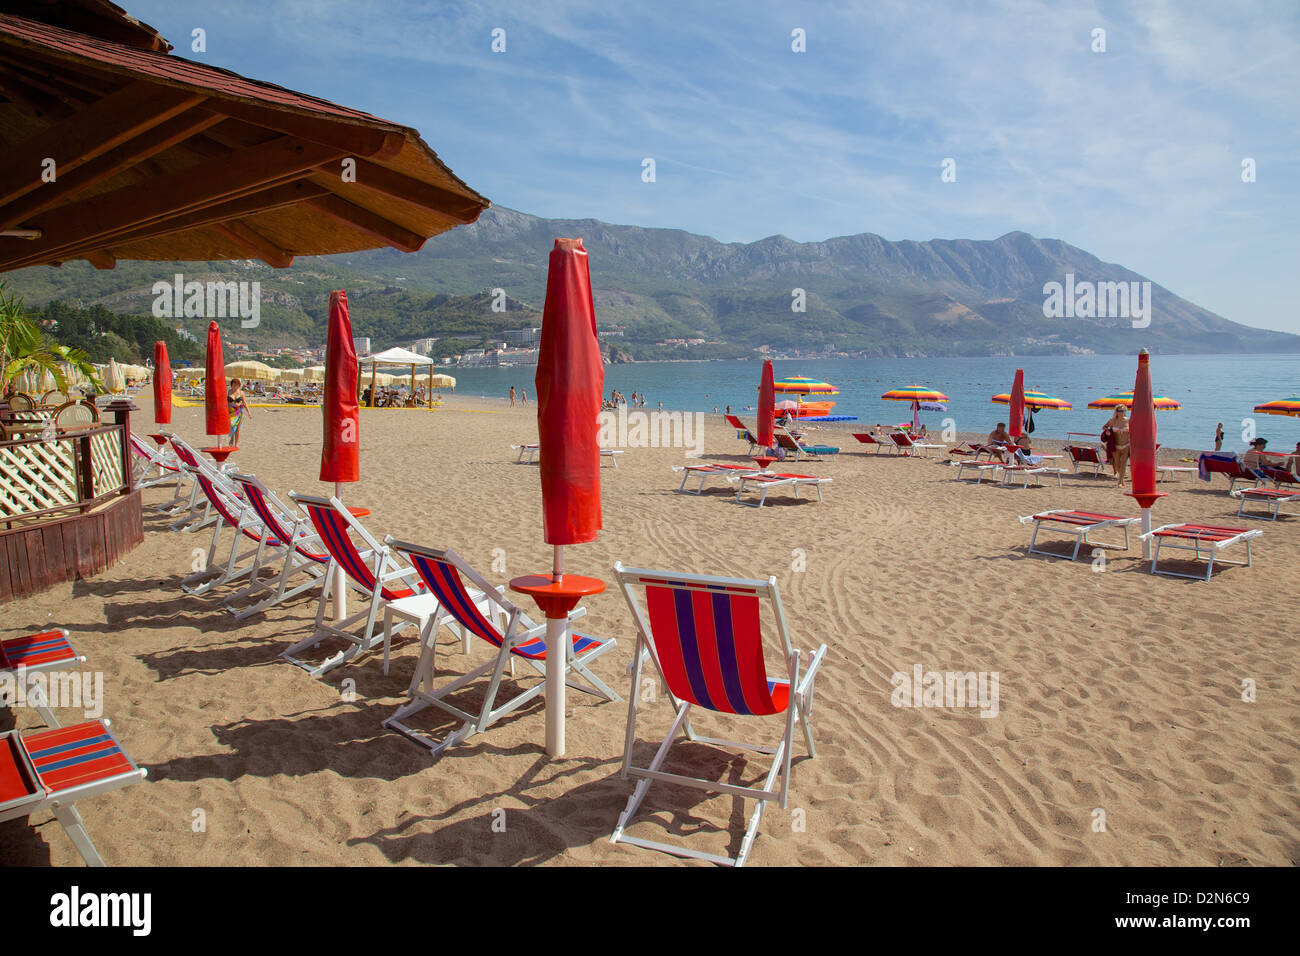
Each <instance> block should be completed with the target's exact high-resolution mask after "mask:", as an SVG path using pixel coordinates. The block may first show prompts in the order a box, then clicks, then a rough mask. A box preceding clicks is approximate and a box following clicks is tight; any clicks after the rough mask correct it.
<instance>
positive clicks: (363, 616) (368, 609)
mask: <svg viewBox="0 0 1300 956" xmlns="http://www.w3.org/2000/svg"><path fill="white" fill-rule="evenodd" d="M289 498H290V500H292V501H293V502H295V503H296V504H298V505H300V506H304V505H308V504H311V505H316V506H318V507H325V508H332V509H333V510H334V511H335V512H336V513H337V514H339V515H341V516H342V517H343V520H344V521H345V522H346V523H347V526H348V528H349V529H350V530H352V531H354V532H356V534H357V536H358V537H360V538H361V540H362V541H363V542H364V544H365V547H364V548H359V549H358V554H359V555H360V558H361V560H362V561H363V562H366V561H370V562H373V567H371V568H370V573H371V574H372V575H373V576H374V578H375V586H374V588H370V587H368V586H366V585H365V584H364V583H362V582H361V581H358V580H356V579H355V578H353V577H352V575H351V574H350V573H348V570H347V568H345V567H344V568H343V577H344V581H345V582H346V585H345V586H347V587H349V588H351V589H353V590H355V591H358V592H360V593H361V594H362V595H363V596H364V600H365V604H364V606H363V607H362V608H361V609H360V610H359V611H357V612H355V613H354V614H352V615H351V616H349V617H347V618H345V619H344V620H342V621H328V620H326V614H327V610H326V609H327V608H328V607H329V605H330V598H331V596H332V594H333V587H334V578H335V574H334V570H335V569H336V568H339V567H341V565H340V564H339V563H338V560H337V559H336V558H335V557H334V555H333V552H332V551H330V550H329V548H326V549H325V550H326V552H327V553H328V554H329V555H330V563H329V565H328V566H327V567H326V569H325V583H324V585H323V586H322V588H321V594H320V600H319V602H317V605H316V620H315V622H314V624H313V627H312V633H311V634H310V635H309V636H308V637H305V638H303V639H302V640H300V641H298V642H297V643H295V644H293V645H292V646H291V647H289V648H288V649H287V650H285V651H284V652H282V653H281V654H280V656H281V657H282V658H284V659H285V660H287V661H289V662H290V663H292V664H296V665H298V666H299V667H301V668H302V669H303V670H305V671H307V673H309V674H311V676H312V677H320V676H321V675H322V674H326V673H328V672H329V671H332V670H334V669H335V668H336V667H342V666H343V665H344V664H347V663H350V662H351V661H353V660H356V659H357V658H358V657H360V656H362V655H364V654H367V653H369V652H370V651H372V650H374V649H375V648H376V647H379V646H380V645H382V646H383V648H384V655H385V657H387V656H388V653H389V649H390V644H391V641H392V637H393V634H396V633H397V632H399V631H401V630H403V629H404V628H405V627H407V626H409V624H410V623H411V622H409V621H403V622H402V623H400V624H399V625H398V626H397V627H396V628H395V629H391V630H384V631H383V632H381V631H380V629H379V627H378V624H379V612H380V611H381V610H383V609H384V607H385V606H386V605H387V604H388V603H389V602H388V599H387V598H385V597H384V595H383V591H382V588H383V587H387V586H388V585H390V584H401V585H403V586H409V587H410V588H411V589H412V590H414V591H416V592H417V593H418V592H419V591H420V588H421V586H422V585H421V584H420V581H419V575H417V574H416V571H415V569H414V568H412V567H407V566H403V565H402V564H401V562H400V561H399V560H398V559H397V557H396V556H395V555H394V554H393V553H392V552H391V551H390V550H389V548H388V547H387V546H385V545H383V544H380V543H379V542H378V541H376V540H375V538H374V536H373V535H372V534H371V533H370V532H369V531H367V530H366V528H365V526H364V525H363V524H361V522H360V521H358V520H357V519H356V518H354V517H353V516H352V515H351V513H349V512H348V509H347V508H346V507H345V506H344V504H343V502H342V501H340V500H339V499H338V498H336V497H333V496H331V497H329V498H321V497H316V496H313V495H300V494H298V493H297V492H294V491H290V492H289ZM323 543H324V542H322V544H323ZM428 600H429V604H430V608H429V610H430V612H432V611H433V610H435V609H436V605H437V602H436V601H434V600H433V597H432V595H428ZM358 623H361V628H360V630H357V624H358ZM331 637H332V638H336V639H339V640H342V641H343V642H344V643H345V644H346V645H347V646H346V647H344V649H343V650H341V651H339V652H338V653H336V654H334V655H333V656H331V657H328V658H326V659H325V660H324V661H322V662H320V663H318V664H313V663H312V662H311V661H307V660H303V659H302V658H300V657H299V656H298V655H300V654H302V653H303V652H304V651H306V650H307V649H308V648H313V647H319V646H320V643H321V641H322V640H325V639H327V638H331Z"/></svg>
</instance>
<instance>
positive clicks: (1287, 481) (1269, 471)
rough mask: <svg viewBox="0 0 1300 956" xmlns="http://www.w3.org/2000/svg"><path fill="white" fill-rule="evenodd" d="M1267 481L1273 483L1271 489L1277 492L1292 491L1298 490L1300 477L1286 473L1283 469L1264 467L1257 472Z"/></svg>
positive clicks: (1271, 466)
mask: <svg viewBox="0 0 1300 956" xmlns="http://www.w3.org/2000/svg"><path fill="white" fill-rule="evenodd" d="M1259 473H1260V474H1261V475H1263V476H1264V477H1265V478H1266V479H1267V480H1268V481H1271V482H1273V487H1274V488H1276V489H1279V490H1294V489H1296V488H1300V476H1297V475H1296V474H1295V473H1294V472H1290V471H1287V470H1286V469H1285V468H1277V467H1275V466H1273V465H1266V466H1265V467H1263V468H1261V469H1260V470H1259Z"/></svg>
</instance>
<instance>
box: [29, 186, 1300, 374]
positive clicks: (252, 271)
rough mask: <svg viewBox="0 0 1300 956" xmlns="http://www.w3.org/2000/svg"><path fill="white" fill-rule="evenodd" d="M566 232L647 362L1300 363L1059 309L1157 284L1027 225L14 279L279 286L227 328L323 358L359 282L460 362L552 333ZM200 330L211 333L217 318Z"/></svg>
mask: <svg viewBox="0 0 1300 956" xmlns="http://www.w3.org/2000/svg"><path fill="white" fill-rule="evenodd" d="M557 236H579V237H581V238H582V239H583V241H584V245H585V247H586V249H587V250H588V252H589V253H590V256H591V258H590V262H591V271H592V285H593V296H594V299H595V305H596V316H597V322H598V325H599V327H600V330H601V332H602V334H606V335H607V336H612V337H613V338H612V339H611V341H617V343H618V345H619V347H620V349H621V350H623V352H624V353H625V354H628V355H630V356H632V357H635V358H636V359H663V358H720V357H738V356H743V355H752V354H753V353H754V351H755V350H763V349H766V350H771V351H773V352H777V353H783V354H804V355H813V354H822V355H844V354H847V355H867V356H880V355H896V356H919V355H992V354H1000V355H1010V354H1016V355H1030V354H1070V353H1094V352H1095V353H1125V352H1132V351H1134V350H1135V349H1136V348H1138V347H1145V348H1149V349H1151V350H1152V351H1155V352H1165V353H1173V352H1183V353H1224V352H1228V353H1231V352H1237V353H1244V352H1255V353H1260V352H1300V336H1296V335H1291V334H1288V333H1282V332H1270V331H1266V330H1262V329H1257V328H1253V327H1250V326H1245V325H1241V324H1238V323H1235V322H1231V321H1229V320H1228V319H1226V318H1224V317H1222V316H1219V315H1216V314H1215V313H1212V312H1210V311H1208V310H1206V309H1203V308H1201V307H1200V306H1197V305H1195V304H1194V303H1192V302H1189V301H1187V300H1186V299H1183V298H1181V297H1179V296H1177V295H1176V294H1174V293H1173V292H1172V291H1170V290H1168V289H1166V288H1164V287H1163V286H1160V285H1158V284H1156V283H1154V282H1151V283H1150V286H1149V296H1150V298H1149V300H1148V301H1149V304H1150V314H1149V320H1150V321H1149V325H1146V326H1145V327H1142V328H1135V327H1134V320H1132V319H1131V318H1129V317H1124V316H1122V315H1112V316H1111V317H1109V318H1096V317H1069V316H1070V315H1071V313H1070V312H1067V313H1066V314H1065V315H1061V316H1060V317H1049V316H1047V315H1045V314H1044V312H1045V309H1044V303H1045V301H1046V300H1047V299H1048V296H1047V295H1046V294H1045V286H1047V284H1048V283H1053V282H1056V283H1062V284H1065V285H1067V286H1072V287H1074V288H1082V287H1084V286H1086V285H1088V284H1090V283H1091V284H1102V283H1137V284H1138V285H1137V286H1131V288H1133V289H1134V291H1135V292H1137V291H1139V290H1140V289H1142V288H1143V287H1142V283H1147V282H1150V280H1148V279H1146V278H1145V277H1144V276H1141V275H1138V274H1137V273H1135V272H1133V271H1132V270H1130V269H1126V268H1125V267H1123V266H1120V265H1117V264H1114V263H1107V262H1102V261H1101V260H1100V259H1098V258H1097V257H1096V256H1093V255H1091V254H1090V253H1088V252H1086V251H1084V250H1082V249H1079V248H1077V247H1075V246H1072V245H1070V244H1068V243H1066V242H1062V241H1060V240H1057V239H1040V238H1035V237H1033V236H1030V235H1028V234H1026V233H1023V232H1011V233H1007V234H1006V235H1004V236H1001V237H999V238H997V239H992V240H972V239H932V240H929V241H926V242H913V241H900V242H892V241H889V240H887V239H883V238H881V237H880V236H877V235H873V234H871V233H862V234H859V235H853V236H843V237H839V238H834V239H827V240H825V241H823V242H795V241H793V240H791V239H788V238H786V237H785V236H771V237H768V238H766V239H761V240H758V241H756V242H749V243H723V242H719V241H717V240H715V239H711V238H709V237H707V236H701V235H695V234H693V233H689V232H684V231H682V230H676V229H651V228H643V227H639V226H619V225H611V224H609V223H605V222H601V221H599V220H595V219H577V220H572V219H542V218H538V217H536V216H531V215H528V214H526V213H522V212H517V211H515V210H512V209H508V208H505V207H501V206H494V207H492V208H489V209H488V210H486V211H485V212H484V213H483V214H482V216H480V218H479V220H478V221H477V222H475V223H472V224H470V225H466V226H461V227H460V228H458V229H455V230H452V231H451V232H448V233H444V234H443V235H440V236H436V237H434V238H433V239H431V240H429V241H428V243H426V244H425V247H424V248H423V249H422V250H421V251H420V252H417V253H411V254H404V253H400V252H397V251H395V250H391V249H383V250H374V251H370V252H362V253H350V254H345V255H339V256H326V257H318V258H302V259H299V260H298V261H297V262H295V263H294V265H293V266H291V267H290V268H288V269H272V268H270V267H269V266H265V265H263V264H261V263H253V262H234V263H226V262H217V263H160V262H121V263H119V264H118V267H117V269H115V270H112V271H104V272H99V271H96V270H94V269H93V268H91V267H90V266H89V265H88V264H85V263H68V264H66V265H64V266H62V267H61V268H58V269H53V268H47V267H40V268H36V269H27V270H22V271H20V272H16V273H13V274H12V275H10V276H8V277H6V278H7V279H8V280H9V285H10V287H11V289H12V290H13V291H16V292H18V293H19V294H21V295H23V296H24V298H25V301H26V302H27V303H28V304H29V305H40V304H43V303H45V302H48V301H51V300H55V299H62V300H65V301H71V302H74V303H81V304H83V305H85V306H89V305H92V304H103V305H105V306H106V307H108V308H109V309H112V310H114V311H121V312H141V311H148V309H149V308H150V305H151V304H152V302H153V298H154V296H153V295H152V293H151V291H150V290H151V287H152V285H153V283H154V282H157V281H160V280H161V281H166V282H171V281H172V276H173V275H174V274H175V273H178V272H179V273H183V274H184V276H185V278H186V280H192V279H197V280H199V281H208V280H210V279H221V280H229V279H244V280H249V281H259V282H260V283H261V290H262V302H263V305H262V310H261V324H260V326H259V327H258V328H256V329H251V330H245V329H241V328H240V327H239V324H238V321H237V320H234V321H231V322H230V323H229V326H230V327H229V331H227V332H226V333H225V334H226V335H227V336H234V340H235V341H247V342H249V343H250V344H253V345H262V346H266V345H313V346H319V345H320V344H321V343H322V342H323V341H324V325H325V318H326V314H327V308H328V305H327V303H328V293H329V291H330V290H331V289H336V288H345V289H347V290H348V298H349V302H350V304H351V311H352V321H353V327H354V330H355V331H356V333H357V334H358V335H369V336H370V337H371V339H372V345H373V347H375V348H386V347H388V346H390V345H409V344H410V342H412V341H413V340H414V339H417V338H425V337H438V338H439V343H438V344H437V345H436V347H435V354H451V353H452V352H454V351H460V350H463V349H464V348H467V347H472V346H476V345H485V344H493V343H494V342H495V341H497V340H498V339H499V336H498V335H497V333H499V332H501V331H504V330H507V329H519V328H528V327H532V326H536V325H538V324H540V318H541V312H540V310H541V307H542V304H543V301H544V299H545V291H546V270H547V261H548V254H549V252H550V249H551V246H552V244H553V241H554V239H555V237H557ZM1067 277H1069V278H1067ZM496 290H500V291H496ZM503 304H504V311H499V310H500V309H501V307H502V305H503ZM800 305H802V310H799V309H798V307H799V306H800ZM494 306H495V308H496V309H497V310H498V311H494ZM182 321H186V322H191V323H193V324H194V325H195V329H194V332H195V333H196V334H199V333H201V328H200V323H199V321H198V320H194V319H189V320H182ZM1145 321H1146V320H1145V319H1143V320H1142V322H1145ZM1139 324H1142V323H1139Z"/></svg>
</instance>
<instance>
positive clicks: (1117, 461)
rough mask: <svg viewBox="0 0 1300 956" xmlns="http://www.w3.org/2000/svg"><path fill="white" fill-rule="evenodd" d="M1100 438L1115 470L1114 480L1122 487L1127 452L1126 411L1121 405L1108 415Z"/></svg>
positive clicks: (1126, 465)
mask: <svg viewBox="0 0 1300 956" xmlns="http://www.w3.org/2000/svg"><path fill="white" fill-rule="evenodd" d="M1101 440H1102V443H1103V444H1105V445H1106V451H1107V452H1108V453H1109V455H1110V466H1111V468H1113V469H1114V470H1115V481H1116V482H1117V483H1118V484H1119V486H1120V487H1121V488H1122V487H1123V486H1124V474H1125V471H1126V470H1127V468H1128V452H1129V434H1128V413H1127V412H1126V411H1125V410H1124V406H1123V405H1116V406H1115V413H1114V414H1113V415H1111V416H1110V419H1109V420H1108V421H1107V422H1106V425H1105V427H1104V428H1102V430H1101Z"/></svg>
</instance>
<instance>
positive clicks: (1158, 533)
mask: <svg viewBox="0 0 1300 956" xmlns="http://www.w3.org/2000/svg"><path fill="white" fill-rule="evenodd" d="M1263 533H1264V532H1263V531H1260V530H1259V529H1258V528H1224V527H1222V526H1220V525H1207V524H1166V525H1161V526H1160V527H1159V528H1153V529H1152V530H1151V531H1148V532H1147V533H1146V534H1142V535H1138V537H1140V538H1141V539H1142V540H1143V541H1150V540H1152V539H1153V538H1154V539H1155V545H1156V546H1155V550H1154V551H1153V552H1152V553H1151V573H1152V574H1168V575H1169V576H1171V577H1175V578H1192V579H1193V580H1197V581H1208V580H1210V575H1211V574H1213V573H1214V563H1215V561H1216V560H1217V561H1218V563H1219V564H1231V565H1234V566H1236V567H1242V568H1248V567H1250V542H1251V539H1252V538H1258V537H1259V536H1260V535H1261V534H1263ZM1239 541H1244V542H1246V560H1245V561H1225V560H1224V559H1223V558H1218V557H1216V556H1217V555H1218V553H1219V552H1220V551H1222V550H1223V549H1225V548H1229V547H1232V545H1234V544H1236V543H1237V542H1239ZM1189 542H1190V543H1189ZM1162 547H1164V548H1171V549H1173V550H1176V551H1194V552H1196V554H1195V558H1200V557H1202V556H1204V557H1207V558H1209V563H1208V565H1207V566H1206V568H1205V574H1204V576H1202V575H1199V574H1183V573H1181V572H1179V571H1160V570H1157V569H1156V562H1157V561H1159V560H1160V549H1161V548H1162ZM1193 560H1194V559H1193Z"/></svg>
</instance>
